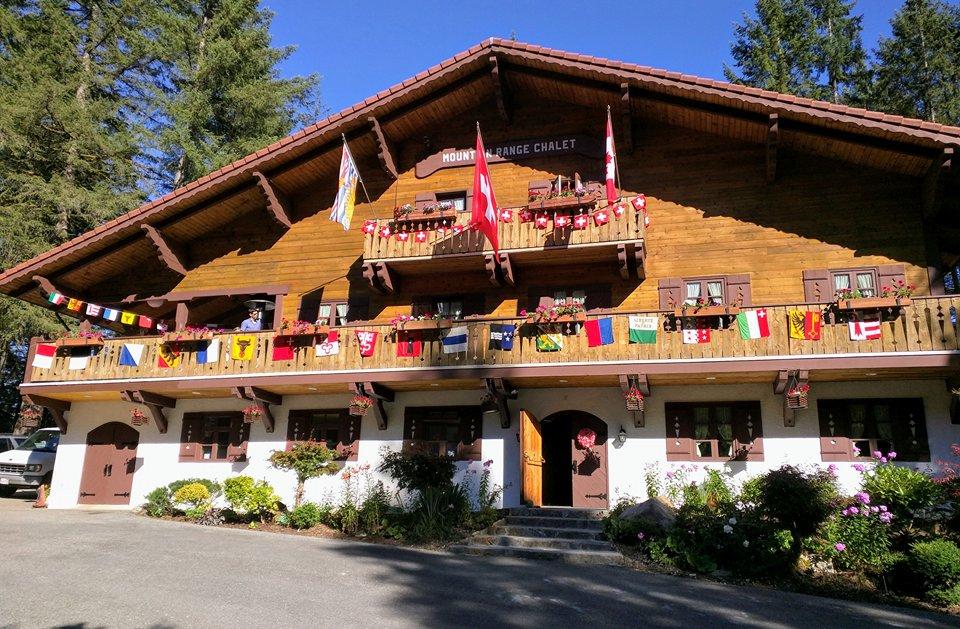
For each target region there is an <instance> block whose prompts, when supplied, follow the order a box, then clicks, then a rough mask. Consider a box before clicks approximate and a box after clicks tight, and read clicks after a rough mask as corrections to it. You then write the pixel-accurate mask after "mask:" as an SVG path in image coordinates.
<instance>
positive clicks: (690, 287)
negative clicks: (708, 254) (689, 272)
mask: <svg viewBox="0 0 960 629" xmlns="http://www.w3.org/2000/svg"><path fill="white" fill-rule="evenodd" d="M683 284H684V297H683V303H685V304H687V305H688V306H692V305H695V304H696V303H697V300H698V299H703V300H704V301H706V303H707V304H708V305H711V306H722V305H724V304H725V303H726V300H725V299H724V297H723V292H724V291H723V285H724V280H723V278H722V277H715V278H708V279H689V280H684V281H683Z"/></svg>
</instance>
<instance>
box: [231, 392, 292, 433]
mask: <svg viewBox="0 0 960 629" xmlns="http://www.w3.org/2000/svg"><path fill="white" fill-rule="evenodd" d="M233 395H234V396H236V397H238V398H240V399H241V400H249V401H251V402H253V403H254V404H256V405H257V406H259V407H260V410H261V411H263V427H264V428H265V429H266V431H267V432H273V430H274V428H275V427H276V421H274V419H273V413H271V412H270V406H271V405H272V406H280V405H282V404H283V396H282V395H278V394H276V393H271V392H270V391H267V390H265V389H261V388H260V387H253V386H239V387H233Z"/></svg>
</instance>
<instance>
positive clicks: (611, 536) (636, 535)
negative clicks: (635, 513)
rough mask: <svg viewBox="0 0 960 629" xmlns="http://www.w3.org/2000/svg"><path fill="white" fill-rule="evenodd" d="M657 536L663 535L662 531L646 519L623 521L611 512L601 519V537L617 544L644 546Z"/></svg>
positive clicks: (623, 519)
mask: <svg viewBox="0 0 960 629" xmlns="http://www.w3.org/2000/svg"><path fill="white" fill-rule="evenodd" d="M657 535H663V530H662V529H661V528H660V527H659V526H657V524H656V523H654V522H651V521H650V520H649V519H647V518H631V519H625V518H622V517H620V514H619V513H612V512H611V513H610V515H608V516H607V517H606V518H604V519H603V536H604V537H605V538H607V539H608V540H610V541H612V542H617V543H618V544H626V545H630V546H633V545H637V544H644V543H645V542H649V540H651V539H653V538H654V537H655V536H657Z"/></svg>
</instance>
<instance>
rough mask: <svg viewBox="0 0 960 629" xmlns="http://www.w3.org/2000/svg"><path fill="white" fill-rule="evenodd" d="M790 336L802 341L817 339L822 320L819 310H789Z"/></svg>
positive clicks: (818, 338)
mask: <svg viewBox="0 0 960 629" xmlns="http://www.w3.org/2000/svg"><path fill="white" fill-rule="evenodd" d="M789 317H790V338H792V339H800V340H804V341H819V340H820V326H821V323H822V322H823V319H822V316H821V314H820V313H819V312H812V311H809V310H791V311H790V314H789Z"/></svg>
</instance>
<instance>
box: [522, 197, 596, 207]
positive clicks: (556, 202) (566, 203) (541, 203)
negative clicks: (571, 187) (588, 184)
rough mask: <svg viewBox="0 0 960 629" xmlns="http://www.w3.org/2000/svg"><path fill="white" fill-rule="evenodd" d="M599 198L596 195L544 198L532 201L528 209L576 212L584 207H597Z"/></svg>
mask: <svg viewBox="0 0 960 629" xmlns="http://www.w3.org/2000/svg"><path fill="white" fill-rule="evenodd" d="M596 203H597V197H596V195H594V194H583V195H580V196H576V195H567V196H556V197H543V198H537V199H531V200H530V203H529V204H528V205H527V208H528V209H530V210H551V211H562V210H576V209H578V208H582V207H592V206H593V205H596Z"/></svg>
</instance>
